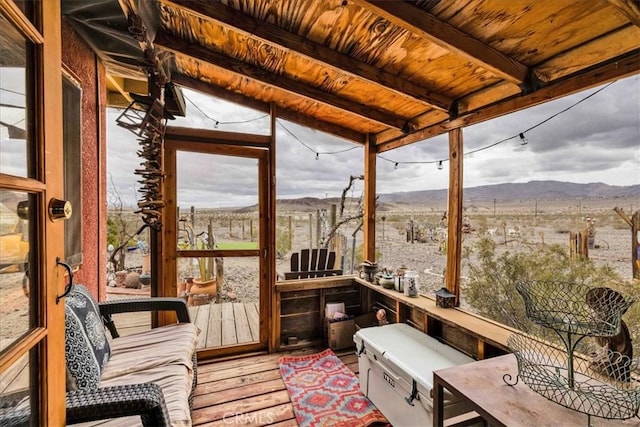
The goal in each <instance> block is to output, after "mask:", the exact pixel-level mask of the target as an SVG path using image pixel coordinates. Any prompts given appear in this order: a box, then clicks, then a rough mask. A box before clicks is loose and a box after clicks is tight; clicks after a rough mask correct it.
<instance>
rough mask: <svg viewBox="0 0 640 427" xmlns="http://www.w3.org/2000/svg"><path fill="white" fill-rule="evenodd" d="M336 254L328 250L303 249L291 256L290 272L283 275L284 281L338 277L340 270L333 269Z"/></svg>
mask: <svg viewBox="0 0 640 427" xmlns="http://www.w3.org/2000/svg"><path fill="white" fill-rule="evenodd" d="M335 263H336V253H335V252H334V251H329V250H328V249H312V250H309V249H303V250H301V251H300V253H297V252H295V253H293V254H291V271H290V272H288V273H284V278H285V279H286V280H290V279H307V278H310V277H326V276H340V275H342V270H341V269H334V266H335Z"/></svg>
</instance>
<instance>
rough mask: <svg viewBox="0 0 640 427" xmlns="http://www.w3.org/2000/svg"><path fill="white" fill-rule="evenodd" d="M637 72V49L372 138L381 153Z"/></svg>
mask: <svg viewBox="0 0 640 427" xmlns="http://www.w3.org/2000/svg"><path fill="white" fill-rule="evenodd" d="M638 72H640V49H636V50H634V51H633V52H630V53H629V54H626V55H622V56H620V57H616V58H613V59H611V60H608V61H605V62H604V63H600V64H596V65H594V66H592V67H589V68H588V69H584V70H580V72H578V73H574V74H572V75H569V76H566V77H564V78H561V79H558V80H555V81H553V82H551V83H549V84H548V85H546V86H544V87H543V88H541V89H539V90H537V91H535V92H533V93H530V94H527V95H520V96H513V97H510V98H505V99H503V100H500V101H498V102H496V103H494V104H490V105H488V106H486V107H482V108H480V109H478V110H474V111H470V112H467V113H465V114H461V115H460V116H459V117H458V118H456V119H447V120H443V121H442V122H440V123H436V124H434V125H431V126H428V127H426V128H423V129H420V130H418V131H416V132H413V133H411V134H409V135H406V136H401V137H397V138H395V139H392V140H386V141H380V140H379V139H378V138H376V143H377V145H378V152H379V153H383V152H386V151H389V150H392V149H394V148H399V147H402V146H405V145H409V144H412V143H414V142H418V141H422V140H425V139H428V138H432V137H434V136H437V135H440V134H442V133H444V132H448V131H450V130H452V129H456V128H460V127H466V126H471V125H474V124H477V123H481V122H484V121H487V120H491V119H495V118H497V117H501V116H503V115H505V114H511V113H514V112H516V111H520V110H523V109H525V108H529V107H533V106H536V105H539V104H543V103H546V102H549V101H553V100H555V99H558V98H562V97H565V96H568V95H572V94H574V93H577V92H581V91H584V90H587V89H589V88H592V87H594V86H598V85H602V84H604V83H607V82H610V81H613V80H617V79H621V78H625V77H628V76H632V75H635V74H638Z"/></svg>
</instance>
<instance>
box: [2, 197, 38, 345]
mask: <svg viewBox="0 0 640 427" xmlns="http://www.w3.org/2000/svg"><path fill="white" fill-rule="evenodd" d="M30 199H31V200H30ZM33 203H34V197H31V198H30V197H29V195H28V194H27V193H24V192H15V191H8V190H0V351H2V350H4V349H5V348H7V347H8V346H9V345H10V344H11V343H13V342H14V341H16V340H17V339H18V338H19V337H20V336H22V335H23V334H25V333H26V332H27V331H28V330H29V328H30V327H31V326H33V325H34V324H35V317H34V314H35V310H34V309H33V307H34V305H35V302H34V301H35V300H34V298H33V296H30V294H31V292H30V286H29V273H28V271H29V247H30V243H29V242H30V240H29V237H30V235H33V236H34V237H35V233H30V232H29V225H30V223H33V221H29V212H30V211H31V212H33V209H29V207H30V206H31V205H32V204H33Z"/></svg>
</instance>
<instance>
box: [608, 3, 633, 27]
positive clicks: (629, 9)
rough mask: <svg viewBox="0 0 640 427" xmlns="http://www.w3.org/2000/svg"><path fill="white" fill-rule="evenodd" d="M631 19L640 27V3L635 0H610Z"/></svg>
mask: <svg viewBox="0 0 640 427" xmlns="http://www.w3.org/2000/svg"><path fill="white" fill-rule="evenodd" d="M609 3H610V4H612V5H613V6H614V7H615V8H616V9H618V10H619V11H620V12H622V14H623V15H624V16H626V17H627V18H628V19H629V21H631V22H632V23H633V24H634V25H636V26H638V27H640V3H638V1H637V0H636V1H634V0H609Z"/></svg>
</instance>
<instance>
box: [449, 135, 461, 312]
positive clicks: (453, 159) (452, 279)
mask: <svg viewBox="0 0 640 427" xmlns="http://www.w3.org/2000/svg"><path fill="white" fill-rule="evenodd" d="M462 154H463V144H462V129H461V128H458V129H453V130H451V131H449V201H448V215H447V221H448V222H447V271H446V283H447V290H448V291H449V292H451V293H452V294H454V295H455V298H456V300H455V301H456V302H455V305H456V307H457V306H459V305H460V270H461V260H460V257H461V256H462V204H463V199H462V185H463V173H462Z"/></svg>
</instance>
